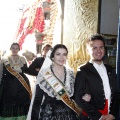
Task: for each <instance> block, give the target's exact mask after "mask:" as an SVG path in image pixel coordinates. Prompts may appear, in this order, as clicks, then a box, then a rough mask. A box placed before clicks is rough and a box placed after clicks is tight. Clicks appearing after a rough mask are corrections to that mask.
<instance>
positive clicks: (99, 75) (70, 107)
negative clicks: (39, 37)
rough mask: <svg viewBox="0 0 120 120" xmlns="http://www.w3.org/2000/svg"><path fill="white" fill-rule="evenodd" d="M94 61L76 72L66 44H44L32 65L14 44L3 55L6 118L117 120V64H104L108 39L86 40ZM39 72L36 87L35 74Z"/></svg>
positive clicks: (0, 113)
mask: <svg viewBox="0 0 120 120" xmlns="http://www.w3.org/2000/svg"><path fill="white" fill-rule="evenodd" d="M86 48H87V51H88V53H89V55H90V60H89V61H88V62H87V63H85V64H84V65H81V66H80V67H79V69H78V71H77V73H76V74H74V71H73V69H70V68H67V66H66V61H67V55H68V49H67V47H66V46H65V45H63V44H57V45H55V46H53V47H52V46H51V45H49V44H45V45H43V46H42V51H41V53H42V55H41V57H37V58H35V59H34V60H32V62H31V63H30V64H29V65H28V63H27V62H28V61H27V59H26V58H25V57H24V56H22V55H19V51H20V46H19V44H18V43H13V44H12V45H11V47H10V51H11V53H10V54H9V55H6V54H5V55H4V56H3V57H2V59H1V60H0V120H114V119H115V120H117V114H118V111H119V99H118V98H120V96H117V95H118V94H116V93H117V92H118V91H119V88H118V86H117V85H118V84H117V82H118V81H117V75H116V70H115V68H113V67H111V66H110V65H107V64H104V61H103V58H104V55H105V38H104V36H102V35H100V34H95V35H92V36H91V37H90V38H88V40H86ZM27 74H28V75H32V76H35V77H36V80H35V81H34V82H35V83H34V90H32V89H31V85H30V79H29V78H28V77H27Z"/></svg>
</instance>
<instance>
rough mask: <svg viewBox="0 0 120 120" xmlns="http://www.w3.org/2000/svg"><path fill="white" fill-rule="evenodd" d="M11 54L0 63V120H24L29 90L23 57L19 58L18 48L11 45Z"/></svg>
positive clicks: (29, 95)
mask: <svg viewBox="0 0 120 120" xmlns="http://www.w3.org/2000/svg"><path fill="white" fill-rule="evenodd" d="M10 51H11V54H10V55H9V56H6V57H4V58H3V59H2V60H1V62H0V71H1V72H0V83H1V84H0V120H26V115H27V113H28V109H29V105H30V98H31V90H30V84H29V80H28V78H27V77H26V76H25V74H24V73H26V72H27V63H26V60H25V58H24V57H22V56H19V55H18V52H19V51H20V46H19V44H18V43H13V44H12V45H11V47H10Z"/></svg>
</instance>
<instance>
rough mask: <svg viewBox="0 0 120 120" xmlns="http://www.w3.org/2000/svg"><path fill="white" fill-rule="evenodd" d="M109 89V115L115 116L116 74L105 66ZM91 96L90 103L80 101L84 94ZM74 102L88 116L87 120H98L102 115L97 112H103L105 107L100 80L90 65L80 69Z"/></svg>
mask: <svg viewBox="0 0 120 120" xmlns="http://www.w3.org/2000/svg"><path fill="white" fill-rule="evenodd" d="M105 67H106V69H107V74H108V78H109V83H110V89H111V103H110V114H112V115H113V116H115V114H116V111H117V110H118V109H117V108H118V107H117V106H118V105H117V102H116V99H115V93H116V91H117V83H116V82H117V80H116V72H115V69H113V68H112V67H111V66H109V65H105ZM86 93H87V94H90V95H91V100H90V102H86V101H84V100H83V99H82V96H83V95H85V94H86ZM75 101H76V103H77V104H78V105H79V106H80V107H81V108H82V109H83V110H84V111H85V112H86V113H87V114H88V117H89V118H88V120H89V119H92V120H99V119H100V117H101V116H102V114H101V113H100V112H99V111H98V110H103V109H104V106H105V101H106V99H105V93H104V88H103V82H102V79H101V77H100V75H99V73H98V72H97V70H96V69H95V67H94V66H93V64H92V63H89V62H88V63H86V64H85V65H84V66H82V67H80V71H78V72H77V75H76V80H75Z"/></svg>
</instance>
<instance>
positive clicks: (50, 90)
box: [27, 53, 81, 120]
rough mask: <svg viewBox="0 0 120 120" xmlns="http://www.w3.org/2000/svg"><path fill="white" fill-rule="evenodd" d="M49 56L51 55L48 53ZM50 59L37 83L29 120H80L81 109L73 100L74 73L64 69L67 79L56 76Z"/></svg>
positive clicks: (40, 73) (39, 75)
mask: <svg viewBox="0 0 120 120" xmlns="http://www.w3.org/2000/svg"><path fill="white" fill-rule="evenodd" d="M48 54H49V53H48ZM47 59H49V58H48V57H47V58H46V59H45V62H44V64H43V67H42V68H41V70H40V72H39V74H38V76H37V81H36V87H35V91H34V94H33V97H32V101H31V105H30V109H29V113H28V116H27V120H78V117H77V115H78V114H80V112H81V109H80V108H78V106H77V105H76V104H75V103H74V101H73V100H71V97H72V96H73V93H74V82H75V78H74V73H73V71H72V70H71V69H66V68H65V67H64V73H65V77H64V79H63V80H60V79H58V78H57V76H55V74H54V72H53V68H52V64H51V65H49V66H47V67H44V65H48V64H49V62H48V61H49V60H48V61H47Z"/></svg>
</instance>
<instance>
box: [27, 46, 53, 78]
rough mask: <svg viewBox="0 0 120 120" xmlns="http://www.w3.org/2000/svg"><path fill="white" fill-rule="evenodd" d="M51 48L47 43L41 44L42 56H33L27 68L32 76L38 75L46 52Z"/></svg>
mask: <svg viewBox="0 0 120 120" xmlns="http://www.w3.org/2000/svg"><path fill="white" fill-rule="evenodd" d="M51 48H52V46H51V45H49V44H45V45H43V46H42V50H41V53H42V56H40V57H37V58H35V59H34V61H33V62H32V63H31V64H30V66H29V70H30V72H31V74H32V75H34V76H37V75H38V72H39V70H40V68H41V67H42V64H43V62H44V60H45V57H46V54H47V52H48V51H49V50H50V49H51Z"/></svg>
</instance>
